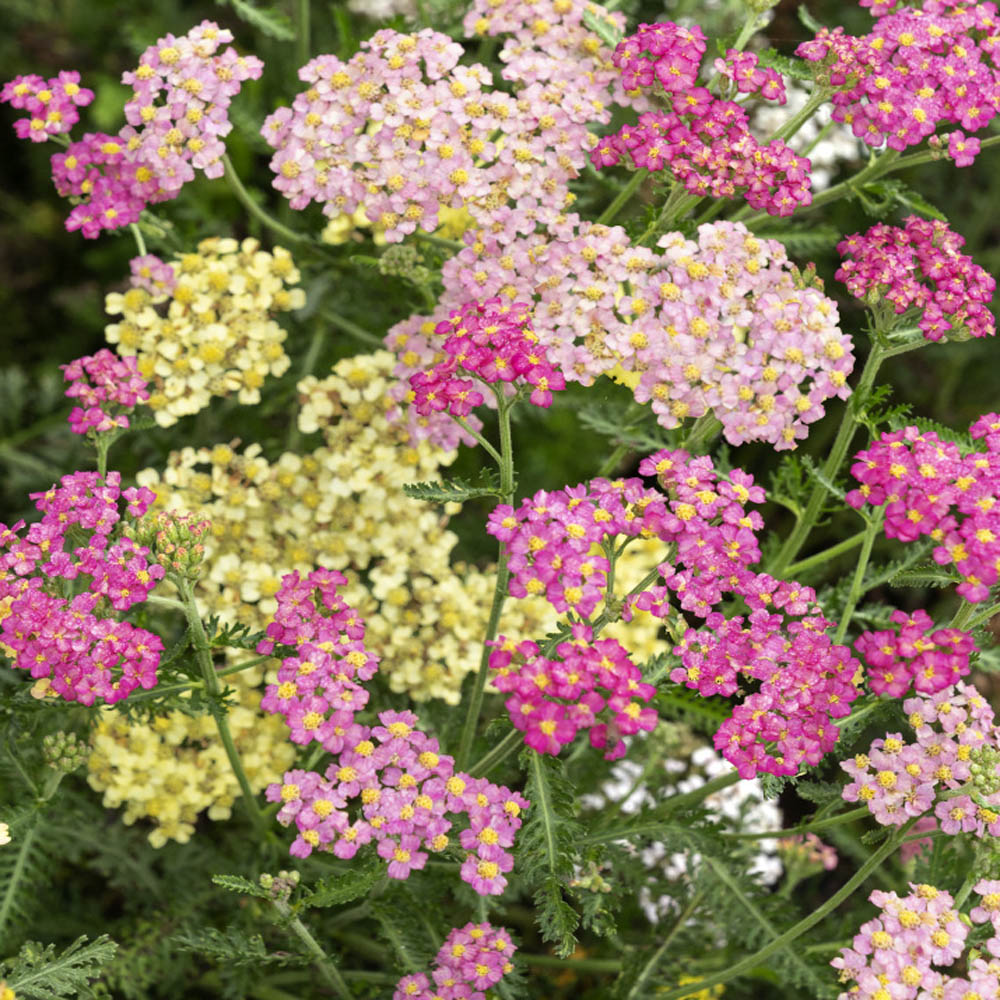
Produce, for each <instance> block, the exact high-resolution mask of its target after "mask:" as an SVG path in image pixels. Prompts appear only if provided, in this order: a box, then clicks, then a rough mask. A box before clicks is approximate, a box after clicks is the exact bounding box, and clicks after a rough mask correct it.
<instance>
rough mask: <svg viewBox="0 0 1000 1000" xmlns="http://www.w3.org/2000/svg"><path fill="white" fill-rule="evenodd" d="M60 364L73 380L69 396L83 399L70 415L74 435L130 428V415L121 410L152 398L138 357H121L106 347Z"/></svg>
mask: <svg viewBox="0 0 1000 1000" xmlns="http://www.w3.org/2000/svg"><path fill="white" fill-rule="evenodd" d="M59 367H60V368H62V370H63V377H64V378H65V380H66V381H67V382H69V383H70V387H69V388H68V389H67V390H66V395H67V396H69V397H70V399H77V400H79V401H80V405H79V406H75V407H73V410H72V411H71V413H70V415H69V426H70V428H71V429H72V431H73V433H74V434H86V433H87V431H88V430H91V429H93V430H95V431H97V432H98V433H102V432H104V431H110V430H114V428H116V427H122V428H125V427H128V425H129V418H128V414H126V413H122V412H120V410H132V409H134V408H135V407H136V406H137V405H138V404H139V403H144V402H146V400H148V399H149V393H148V392H147V390H146V380H145V379H144V378H143V377H142V376H141V375H140V374H139V370H138V368H137V366H136V362H135V358H118V357H116V356H115V355H114V354H112V352H111V351H109V350H108V349H107V348H103V349H102V350H100V351H98V352H97V353H96V354H93V355H86V356H84V357H82V358H77V359H76V361H71V362H70V363H69V364H68V365H60V366H59Z"/></svg>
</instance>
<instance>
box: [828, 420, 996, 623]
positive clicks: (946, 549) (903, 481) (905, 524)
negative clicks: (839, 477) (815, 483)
mask: <svg viewBox="0 0 1000 1000" xmlns="http://www.w3.org/2000/svg"><path fill="white" fill-rule="evenodd" d="M969 433H970V434H971V436H972V437H973V438H974V439H979V438H983V439H984V442H985V445H986V450H985V451H970V452H967V453H964V454H963V451H962V450H961V449H960V448H959V447H958V445H956V444H954V443H952V442H950V441H942V440H940V438H938V436H937V435H936V434H935V433H934V432H933V431H927V432H921V431H920V430H919V428H916V427H904V428H903V429H902V430H899V431H888V432H886V433H884V434H882V435H881V436H880V437H879V439H878V440H877V441H874V442H873V443H872V444H871V446H870V447H869V448H867V449H865V450H864V451H860V452H858V454H857V455H855V463H854V465H852V466H851V475H852V476H854V478H855V479H856V480H858V482H859V483H860V486H859V487H858V489H856V490H851V491H850V492H849V493H848V494H847V502H848V503H849V504H850V505H851V506H852V507H855V508H860V507H862V506H864V505H865V504H870V505H871V506H873V507H884V508H885V533H886V537H888V538H898V539H899V540H900V541H903V542H911V541H915V540H916V539H917V538H920V537H921V536H924V537H928V538H931V539H933V540H934V541H935V542H936V543H937V546H936V548H935V549H934V551H933V557H934V561H935V562H936V563H938V564H939V565H941V566H950V567H951V568H952V569H953V570H954V571H955V572H956V574H957V575H958V577H959V578H960V583H959V585H958V587H957V588H956V591H957V593H958V594H959V595H960V596H961V597H964V598H965V599H966V600H967V601H971V602H973V603H979V602H982V601H985V600H986V599H987V597H989V592H990V587H991V586H993V584H994V583H996V581H997V579H998V578H1000V505H998V499H1000V415H998V414H995V413H987V414H985V415H984V416H982V417H980V418H979V419H978V420H977V421H975V423H973V424H972V426H971V427H970V428H969Z"/></svg>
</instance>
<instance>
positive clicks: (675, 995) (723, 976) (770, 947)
mask: <svg viewBox="0 0 1000 1000" xmlns="http://www.w3.org/2000/svg"><path fill="white" fill-rule="evenodd" d="M915 822H916V818H914V819H911V820H909V822H907V823H906V825H905V826H903V827H901V828H900V830H899V831H898V832H897V833H895V834H893V835H892V836H890V837H888V838H887V839H886V841H885V842H884V843H883V844H882V846H881V847H879V848H878V850H876V851H874V852H873V853H872V854H871V855H870V856H869V858H868V860H867V861H865V863H864V864H863V865H862V866H861V867H860V868H859V869H858V870H857V872H855V874H854V876H853V877H852V878H850V879H849V880H848V881H847V882H845V883H844V885H842V886H841V887H840V889H838V890H837V891H836V892H835V893H833V895H832V896H830V898H829V899H827V900H826V902H825V903H823V904H822V905H821V906H819V908H818V909H816V910H814V911H813V912H812V913H810V914H809V915H808V916H807V917H804V918H803V919H802V920H800V921H799V922H798V923H797V924H794V925H793V926H792V927H789V929H788V930H787V931H785V933H784V934H781V935H779V936H778V937H776V938H774V939H773V940H772V941H770V942H769V943H768V944H766V945H765V946H764V947H763V948H761V949H759V950H758V951H756V952H754V953H753V954H752V955H748V956H747V957H746V958H744V959H741V960H740V961H739V962H736V963H735V964H733V965H730V966H729V967H728V968H726V969H723V970H722V971H721V972H716V973H713V974H711V975H708V976H705V978H704V979H699V980H698V988H699V989H702V990H707V989H709V988H710V987H712V986H716V985H718V984H719V983H728V982H729V980H730V979H735V978H736V977H737V976H739V975H742V974H743V973H744V972H749V971H750V970H751V969H753V968H756V967H757V966H758V965H760V964H762V963H763V962H764V960H765V959H768V958H770V957H771V955H773V954H774V953H775V952H777V951H780V950H781V949H782V948H784V947H785V945H787V944H790V943H791V942H792V941H795V940H796V939H797V938H800V937H801V936H802V935H803V934H805V932H806V931H807V930H809V929H810V928H811V927H814V926H815V925H816V924H818V923H819V922H820V921H821V920H822V919H823V918H824V917H826V915H827V914H828V913H831V912H832V911H833V910H835V909H836V908H837V907H838V906H840V904H841V903H842V902H843V901H844V900H845V899H847V898H848V897H849V896H851V895H852V894H853V893H854V892H855V891H856V890H857V889H859V888H860V887H861V886H862V885H863V884H864V882H865V881H866V880H867V878H868V876H869V875H871V874H872V872H874V871H875V870H876V869H877V868H879V867H880V866H881V865H882V863H883V862H884V861H885V860H886V858H888V857H889V855H891V854H892V853H893V852H894V851H896V849H897V848H898V847H899V845H900V843H901V842H902V839H903V836H904V835H905V833H906V831H908V830H909V828H910V827H911V826H913V824H914V823H915ZM690 992H691V987H690V986H680V987H678V988H677V989H673V990H668V991H667V992H666V993H661V994H659V1000H682V998H683V997H685V996H687V995H688V994H689V993H690Z"/></svg>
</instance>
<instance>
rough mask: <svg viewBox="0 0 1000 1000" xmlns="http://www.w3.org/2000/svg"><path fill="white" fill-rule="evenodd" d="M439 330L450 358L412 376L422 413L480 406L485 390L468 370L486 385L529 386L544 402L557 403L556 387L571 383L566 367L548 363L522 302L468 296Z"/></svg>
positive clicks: (538, 402) (462, 411)
mask: <svg viewBox="0 0 1000 1000" xmlns="http://www.w3.org/2000/svg"><path fill="white" fill-rule="evenodd" d="M434 332H435V333H436V334H437V335H438V336H439V337H443V338H444V341H443V343H441V345H440V350H441V352H442V353H443V354H444V355H445V360H443V361H441V362H439V363H438V364H437V365H435V366H434V367H433V368H431V369H430V370H428V371H418V372H415V373H414V374H413V375H411V376H410V389H411V398H410V403H411V405H412V406H413V408H414V409H415V410H416V411H417V413H419V414H421V415H424V416H427V415H429V414H431V413H436V412H442V411H445V412H447V413H449V414H451V415H452V416H455V417H465V416H467V415H468V414H469V413H470V412H471V411H472V410H473V409H474V408H475V407H477V406H480V405H481V404H482V403H483V402H484V397H483V394H482V393H481V392H479V391H478V389H476V383H475V382H474V381H472V380H470V379H467V378H461V377H460V373H464V372H468V373H469V374H470V375H472V376H474V377H475V379H477V380H478V381H479V382H481V383H485V384H487V385H496V384H497V383H498V382H503V383H506V384H508V385H512V386H514V387H520V386H530V387H531V394H530V396H529V398H530V400H531V402H532V403H534V404H535V406H541V407H543V408H545V407H548V406H550V405H551V404H552V392H553V390H555V391H558V390H560V389H565V388H566V380H565V379H564V378H563V376H562V372H560V371H558V370H557V369H556V368H554V367H553V366H552V365H551V364H550V363H549V360H548V358H547V357H546V354H545V348H544V347H542V346H541V345H540V344H539V342H538V334H536V333H535V331H534V330H533V329H532V328H531V312H530V309H529V308H528V306H527V305H526V304H525V303H523V302H515V303H514V304H513V305H508V304H506V303H505V302H503V301H502V300H501V299H499V298H494V299H488V300H487V301H485V302H469V303H467V304H466V305H464V306H463V307H462V308H461V309H456V310H454V311H453V312H452V313H451V315H450V316H449V317H448V319H446V320H444V321H443V322H441V323H438V325H437V326H436V327H435V330H434Z"/></svg>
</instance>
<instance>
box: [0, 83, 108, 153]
mask: <svg viewBox="0 0 1000 1000" xmlns="http://www.w3.org/2000/svg"><path fill="white" fill-rule="evenodd" d="M93 99H94V92H93V91H92V90H88V89H87V88H86V87H81V86H80V74H79V73H76V72H73V71H71V70H62V71H61V72H60V73H59V75H58V76H54V77H52V78H51V79H49V80H44V79H42V77H40V76H37V75H35V74H34V73H32V74H30V75H28V76H17V77H14V79H13V80H11V81H10V82H9V83H5V84H4V85H3V89H2V90H0V104H9V105H10V106H11V107H12V108H17V110H19V111H27V112H28V115H27V117H26V118H18V119H17V120H16V121H15V122H14V131H15V132H16V133H17V137H18V138H19V139H30V140H31V141H32V142H45V141H46V140H47V139H48V138H50V137H51V136H53V135H63V134H65V133H66V132H69V131H70V129H72V128H73V126H74V125H75V124H76V123H77V122H78V121H79V120H80V112H79V111H78V110H77V108H85V107H86V106H87V105H88V104H90V102H91V101H93Z"/></svg>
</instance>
